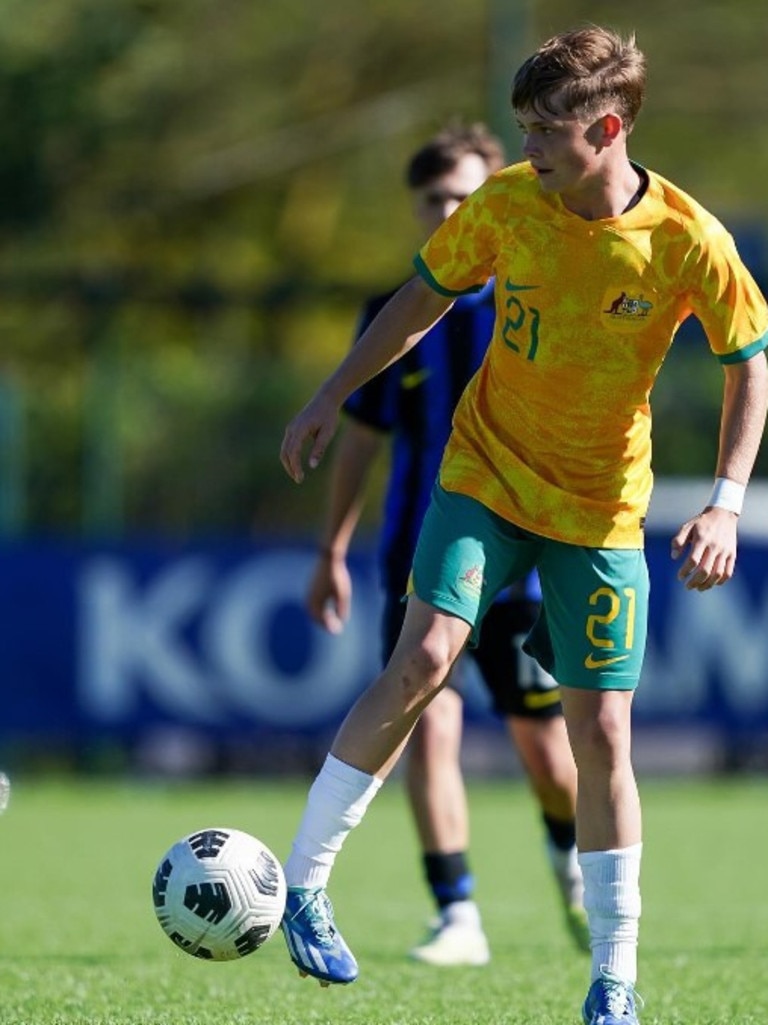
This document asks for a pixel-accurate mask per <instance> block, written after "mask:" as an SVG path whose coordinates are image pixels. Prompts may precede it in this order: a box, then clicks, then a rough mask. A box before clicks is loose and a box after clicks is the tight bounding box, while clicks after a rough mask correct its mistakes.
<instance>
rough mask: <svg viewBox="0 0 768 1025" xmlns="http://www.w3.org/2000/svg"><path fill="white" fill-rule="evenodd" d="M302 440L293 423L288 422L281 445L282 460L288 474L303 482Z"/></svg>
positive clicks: (298, 481) (296, 480)
mask: <svg viewBox="0 0 768 1025" xmlns="http://www.w3.org/2000/svg"><path fill="white" fill-rule="evenodd" d="M301 447H302V446H301V441H300V439H299V437H298V435H297V432H296V429H295V428H294V426H293V424H288V426H287V427H286V429H285V434H284V435H283V443H282V445H281V446H280V462H281V463H282V464H283V469H284V470H285V472H286V473H287V474H288V476H289V477H290V478H291V479H292V480H293V481H295V482H296V484H301V482H302V480H303V479H304V469H303V467H302V465H301Z"/></svg>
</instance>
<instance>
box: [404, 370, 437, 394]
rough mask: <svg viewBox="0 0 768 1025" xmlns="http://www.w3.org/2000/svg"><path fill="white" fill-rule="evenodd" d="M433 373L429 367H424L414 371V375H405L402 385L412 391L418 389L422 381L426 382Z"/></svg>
mask: <svg viewBox="0 0 768 1025" xmlns="http://www.w3.org/2000/svg"><path fill="white" fill-rule="evenodd" d="M431 373H432V371H431V370H430V369H429V367H423V368H422V369H421V370H414V371H413V373H412V374H403V376H402V377H401V378H400V384H401V385H402V386H403V388H405V389H407V390H409V391H410V389H411V388H418V386H419V385H420V384H421V382H422V381H426V379H427V378H428V377H429V375H430V374H431Z"/></svg>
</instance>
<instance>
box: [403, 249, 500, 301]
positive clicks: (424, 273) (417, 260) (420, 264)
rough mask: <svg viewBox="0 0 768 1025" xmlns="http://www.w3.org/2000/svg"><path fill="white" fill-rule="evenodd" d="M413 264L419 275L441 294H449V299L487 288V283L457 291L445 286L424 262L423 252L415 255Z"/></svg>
mask: <svg viewBox="0 0 768 1025" xmlns="http://www.w3.org/2000/svg"><path fill="white" fill-rule="evenodd" d="M413 266H414V267H415V268H416V271H417V273H418V274H419V277H421V278H423V279H424V280H425V281H426V283H427V284H428V285H429V287H430V288H432V289H434V291H435V292H437V293H439V294H440V295H445V296H447V297H448V298H449V299H453V298H455V297H456V296H457V295H472V293H473V292H482V290H483V289H484V288H485V285H473V286H472V288H462V289H458V290H456V291H454V290H453V289H450V288H443V286H442V285H441V284H440V282H439V281H437V280H436V278H435V277H434V276H433V274H432V271H431V270H430V269H429V267H427V265H426V263H424V260H423V259H422V257H421V253H417V254H416V255H415V256H414V258H413Z"/></svg>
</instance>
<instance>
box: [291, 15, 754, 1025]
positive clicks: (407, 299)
mask: <svg viewBox="0 0 768 1025" xmlns="http://www.w3.org/2000/svg"><path fill="white" fill-rule="evenodd" d="M644 85H645V61H644V57H643V55H642V54H641V52H640V51H639V50H638V48H637V47H636V45H635V42H634V39H633V38H630V39H626V40H625V39H622V38H621V37H619V36H618V35H616V34H615V33H613V32H610V31H608V30H605V29H602V28H599V27H596V26H591V27H587V28H581V29H576V30H574V31H570V32H566V33H563V34H561V35H558V36H555V37H554V38H552V39H551V40H549V41H548V42H547V43H545V44H544V45H543V46H542V47H541V48H540V49H539V50H538V51H537V52H536V53H534V54H533V55H532V56H531V57H530V58H528V60H526V61H525V63H524V64H523V65H522V67H521V68H520V69H519V71H518V72H517V74H516V76H515V80H514V86H513V92H512V105H513V108H514V110H515V113H516V116H517V119H518V122H519V124H520V126H521V128H522V131H523V136H524V156H525V158H526V162H525V163H523V164H518V165H514V166H512V167H510V168H507V169H505V170H502V171H500V172H498V173H497V174H495V175H493V176H491V178H490V179H489V180H488V182H487V183H485V184H484V185H482V186H481V187H480V188H479V189H478V190H477V191H476V192H475V193H473V195H472V196H470V197H469V198H468V199H467V200H466V201H465V202H464V203H462V204H461V206H460V207H459V208H458V210H456V212H455V213H454V214H453V215H452V216H451V217H450V218H449V219H448V220H447V221H446V222H445V223H444V224H443V225H442V226H441V227H440V228H438V230H437V231H436V232H435V233H434V235H433V236H432V237H431V238H430V240H429V241H428V242H427V243H426V245H425V246H424V247H423V248H422V250H421V252H420V254H419V256H418V257H417V261H416V264H417V270H418V272H419V273H418V275H417V276H416V277H415V278H414V279H412V280H411V281H410V282H409V283H407V284H406V285H404V286H403V288H402V289H401V290H400V291H399V292H398V293H397V294H396V295H395V297H394V298H393V299H392V300H391V301H390V302H389V303H388V304H387V306H386V307H385V308H384V309H383V310H382V312H381V313H380V314H379V316H378V317H377V318H376V320H375V321H374V323H373V324H372V325H371V326H370V328H369V329H368V331H367V332H366V334H365V336H364V337H363V338H362V339H361V340H360V341H359V342H358V344H357V345H356V346H354V348H353V349H352V351H351V352H350V353H349V355H348V356H347V358H346V359H345V360H344V361H343V362H342V363H341V365H340V366H339V367H338V369H337V370H336V371H335V372H334V373H333V374H332V375H331V376H330V377H329V379H328V380H327V381H326V382H325V383H324V384H323V385H322V386H321V388H320V390H319V391H318V392H317V394H316V395H315V396H314V398H313V399H312V400H311V401H310V403H309V404H308V406H306V407H305V408H304V410H302V411H301V412H300V413H299V415H298V416H297V417H296V418H295V419H294V420H293V421H292V422H291V423H290V424H289V425H288V428H287V430H286V435H285V438H284V441H283V448H282V454H281V456H282V460H283V465H284V466H285V469H286V470H287V472H288V473H289V474H290V475H291V477H292V478H293V479H294V480H296V481H301V479H302V476H303V467H302V450H303V448H304V445H305V443H306V442H307V441H311V449H310V453H309V465H310V466H315V465H317V462H318V460H319V458H320V457H321V455H322V453H323V451H324V449H325V448H326V446H327V444H328V441H329V438H330V437H331V435H332V433H333V430H334V428H335V425H336V422H337V418H338V409H339V406H340V405H341V403H342V402H343V401H344V399H345V398H346V397H347V396H348V395H349V394H350V393H351V392H352V391H354V389H356V388H357V387H359V386H360V385H361V383H362V382H363V381H365V380H366V379H368V378H370V377H371V376H373V375H374V374H376V373H377V372H378V371H379V370H380V369H381V368H383V367H384V366H386V365H387V364H388V363H389V362H391V361H392V360H394V359H396V358H398V357H399V356H401V355H403V354H404V353H405V352H407V351H408V349H409V348H411V347H412V346H413V345H415V344H416V343H417V342H418V341H419V339H420V338H421V337H422V335H423V333H424V332H425V331H426V330H427V329H428V328H429V327H431V325H432V324H433V323H434V322H435V321H436V320H438V319H439V318H440V317H441V316H442V315H443V314H444V313H445V311H446V310H447V309H448V307H449V306H450V305H451V303H452V302H453V300H454V297H455V296H456V295H459V294H462V293H464V292H470V291H472V290H474V289H477V288H479V287H482V285H483V284H484V282H485V281H486V280H488V278H490V277H491V275H495V281H496V284H495V290H496V308H497V316H496V324H495V329H494V337H493V339H492V341H491V345H490V347H489V350H488V354H487V356H486V358H485V360H484V362H483V366H482V368H481V370H480V372H479V373H478V374H477V375H476V376H475V377H474V378H473V381H472V384H471V385H470V386H469V388H468V389H467V391H466V392H465V393H464V396H463V397H462V400H461V402H460V403H459V406H458V408H457V411H456V415H455V418H454V427H453V432H452V435H451V440H450V441H449V443H448V447H447V449H446V452H445V456H444V458H443V462H442V465H441V469H440V478H439V481H438V483H437V484H436V487H435V490H434V492H433V498H432V503H431V505H430V509H429V511H428V512H427V515H426V518H425V520H424V526H423V528H422V531H421V534H420V538H419V544H418V546H417V550H416V554H415V556H414V565H413V572H412V593H411V595H410V598H409V600H408V605H407V610H406V616H405V622H404V624H403V630H402V632H401V634H400V638H399V640H398V643H397V646H396V648H395V651H394V652H393V655H392V658H391V659H390V661H389V663H388V665H387V668H386V669H385V670H384V672H383V674H382V675H381V676H380V677H379V678H378V679H377V680H376V681H375V682H374V683H373V684H372V685H371V687H370V688H369V689H368V690H367V691H366V692H365V693H364V694H363V695H362V696H361V698H360V699H359V700H358V702H357V703H356V704H355V706H354V707H353V708H352V710H351V711H350V713H349V715H348V716H347V718H346V720H345V722H344V723H343V725H342V727H341V729H340V731H339V733H338V734H337V737H336V739H335V741H334V743H333V747H332V750H331V753H330V754H329V756H328V759H327V761H326V764H325V765H324V767H323V769H322V770H321V772H320V774H319V775H318V777H317V779H316V780H315V783H314V784H313V787H312V789H311V790H310V794H309V798H308V803H307V808H306V810H305V814H304V817H303V819H302V822H301V824H300V827H299V831H298V834H297V836H296V839H295V841H294V846H293V849H292V852H291V855H290V857H289V858H288V862H287V865H286V871H287V876H288V884H289V886H290V887H291V890H290V893H289V898H288V905H287V909H286V915H285V918H284V920H283V931H284V935H285V937H286V940H287V942H288V946H289V950H290V952H291V956H292V958H293V960H294V961H295V963H296V964H298V966H299V968H300V970H301V971H303V972H308V973H309V974H312V975H315V976H317V977H319V978H321V979H324V980H329V981H331V982H349V981H351V980H352V979H353V978H354V977H355V976H356V974H357V966H356V964H355V961H354V958H353V956H352V954H351V953H350V951H349V949H348V947H347V945H346V944H345V943H344V940H343V939H342V937H341V935H340V934H339V932H338V931H337V930H336V927H335V925H334V923H333V916H332V911H331V908H330V903H329V902H328V899H327V897H326V894H325V886H326V883H327V881H328V877H329V875H330V870H331V866H332V864H333V860H334V858H335V855H336V853H337V852H338V850H339V849H340V847H341V845H342V843H343V841H344V838H345V837H346V835H347V834H348V832H349V830H350V829H351V828H352V827H353V826H354V825H355V824H356V823H357V822H359V820H360V818H361V817H362V815H363V813H364V811H365V809H366V807H367V805H368V803H369V802H370V800H371V799H372V797H373V796H374V794H375V793H376V791H377V790H378V788H379V787H380V786H381V782H382V780H383V779H384V778H385V777H386V776H387V774H388V773H389V771H390V770H391V768H392V766H393V765H394V764H395V762H396V760H397V758H398V756H399V754H400V752H401V750H402V747H403V745H404V744H405V742H406V740H407V738H408V735H409V733H410V731H411V730H412V729H413V726H414V724H415V722H416V720H417V719H418V717H419V714H420V712H421V710H422V709H423V708H424V707H425V706H426V705H427V704H428V703H429V701H430V699H431V698H432V696H433V695H434V693H435V692H436V691H437V690H438V689H439V688H440V686H442V684H443V682H444V680H445V677H446V675H447V673H448V671H449V669H450V667H451V665H452V664H453V662H454V660H455V659H456V657H457V656H458V654H459V652H460V651H461V650H462V648H463V646H464V645H465V644H466V643H467V642H468V641H469V642H470V643H471V641H472V640H473V639H474V637H475V634H476V631H477V626H478V624H479V622H480V620H481V619H482V615H483V613H484V611H485V609H486V608H487V607H488V604H489V602H490V601H492V599H493V597H494V595H495V594H496V593H497V591H498V590H499V589H500V588H501V587H503V586H505V585H506V584H507V583H508V582H509V581H510V580H516V579H519V578H520V577H521V576H522V575H523V574H524V573H525V572H527V571H528V570H529V569H530V568H531V567H532V566H534V565H535V566H536V567H537V568H538V571H539V576H540V578H541V586H542V593H543V605H542V613H541V616H540V617H539V619H538V621H537V623H536V625H535V626H534V628H533V630H532V631H531V633H530V635H529V638H528V644H529V646H530V650H531V651H533V652H534V654H535V655H536V657H537V658H538V659H539V661H540V662H541V663H542V664H543V665H545V666H546V667H548V668H550V669H551V670H552V672H553V675H554V676H555V678H556V679H557V681H558V683H559V684H560V689H561V698H562V702H563V709H564V712H565V718H566V723H567V725H568V733H569V737H570V741H571V746H572V748H573V753H574V757H575V759H576V765H577V767H578V803H577V815H576V820H577V843H578V848H579V860H580V863H581V867H582V872H583V874H584V887H585V906H586V908H587V913H588V916H589V926H590V933H591V943H592V978H591V984H590V987H589V991H588V993H587V997H586V1000H585V1002H584V1005H583V1008H582V1015H583V1019H584V1021H585V1022H586V1023H587V1025H635V1023H636V1022H637V1014H636V1001H635V994H634V983H635V976H636V968H637V965H636V961H637V936H638V921H639V917H640V890H639V870H640V855H641V821H640V818H641V817H640V801H639V797H638V792H637V786H636V782H635V778H634V773H633V769H632V763H631V758H630V708H631V704H632V695H633V691H634V688H635V687H636V685H637V681H638V677H639V674H640V668H641V662H642V657H643V650H644V646H645V636H646V619H647V603H648V577H647V569H646V564H645V559H644V555H643V551H642V543H643V540H642V529H643V519H644V516H645V512H646V509H647V506H648V501H649V496H650V491H651V485H652V477H651V442H650V434H651V431H650V408H649V403H648V396H649V393H650V390H651V388H652V386H653V381H654V378H655V376H656V373H657V371H658V369H659V367H660V365H661V362H662V360H663V358H664V354H665V352H666V351H667V349H668V347H669V345H670V344H671V341H672V339H673V337H674V334H675V332H676V330H677V328H678V327H679V325H680V323H681V322H682V321H683V320H684V319H685V318H686V317H687V316H688V315H689V314H691V313H693V314H695V315H696V316H697V317H698V318H699V320H700V321H701V322H702V324H703V327H704V329H705V331H706V334H707V337H708V340H709V344H710V348H711V349H712V351H713V353H714V354H715V356H716V357H717V358H718V359H719V360H720V363H721V365H722V368H723V372H724V395H723V408H722V420H721V428H720V439H719V450H718V458H717V469H716V480H715V485H714V488H713V492H712V496H711V498H710V500H709V502H708V504H707V506H706V507H705V508H704V509H703V510H702V511H701V512H699V513H696V514H695V515H694V516H693V517H692V518H691V519H690V520H688V521H687V522H686V523H685V524H683V526H682V527H681V528H680V530H679V531H678V532H677V534H676V535H675V537H674V538H673V540H672V555H673V557H674V558H677V559H679V560H680V569H679V571H678V577H679V579H680V580H681V581H682V582H683V583H684V585H685V586H686V588H688V589H689V590H695V591H706V590H708V589H709V588H711V587H714V586H715V585H718V584H724V583H726V582H727V581H728V580H729V579H730V577H731V576H732V574H733V571H734V566H735V561H736V549H737V539H736V533H737V524H738V515H739V512H740V509H741V503H742V499H743V495H744V490H745V487H746V485H747V482H748V480H749V477H750V474H751V472H752V467H753V465H754V460H755V456H756V454H757V450H758V447H759V444H760V439H761V436H762V432H763V429H764V425H765V415H766V403H767V401H768V400H767V394H768V369H767V368H766V360H765V352H764V350H765V347H766V344H767V343H768V334H767V333H766V332H767V329H768V308H767V307H766V303H765V300H764V298H763V297H762V295H761V294H760V292H759V291H758V289H757V287H756V285H755V283H754V282H753V280H752V278H751V277H750V276H749V274H748V273H747V271H746V269H745V268H744V266H743V264H742V263H741V261H740V259H739V257H738V254H737V253H736V250H735V247H734V244H733V241H732V239H731V237H730V236H729V235H728V233H727V232H726V231H725V229H724V228H723V227H722V225H721V224H720V223H719V222H718V221H717V220H716V219H715V218H714V217H713V216H712V215H711V214H709V213H707V211H706V210H704V209H703V208H702V207H701V206H699V205H698V204H697V203H696V202H695V201H694V200H692V199H691V198H690V197H689V196H687V195H686V194H685V193H684V192H682V191H681V190H680V189H679V188H677V187H676V186H674V185H672V184H671V183H669V182H668V181H666V180H665V179H663V178H662V177H660V176H659V175H657V174H655V173H654V172H652V171H649V170H646V169H645V168H643V167H641V166H640V165H638V164H636V163H632V162H631V161H630V160H629V157H628V154H627V136H628V134H629V132H630V131H631V129H632V125H633V122H634V120H635V117H636V115H637V114H638V112H639V110H640V107H641V104H642V99H643V93H644ZM622 295H623V298H622ZM617 299H620V301H619V302H618V303H617V302H616V300H617Z"/></svg>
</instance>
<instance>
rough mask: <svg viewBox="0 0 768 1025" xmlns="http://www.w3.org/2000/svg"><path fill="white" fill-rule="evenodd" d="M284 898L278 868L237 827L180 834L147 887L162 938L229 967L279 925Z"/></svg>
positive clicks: (269, 854)
mask: <svg viewBox="0 0 768 1025" xmlns="http://www.w3.org/2000/svg"><path fill="white" fill-rule="evenodd" d="M285 895H286V886H285V876H284V875H283V869H282V866H281V864H280V862H279V861H278V860H277V858H276V857H275V855H274V854H273V853H272V851H271V850H270V849H269V848H268V847H267V846H266V845H265V844H263V843H262V842H261V840H257V839H256V837H255V836H251V835H250V834H249V833H243V832H241V831H240V830H239V829H201V830H199V831H198V832H197V833H190V834H189V836H185V837H184V838H183V839H181V840H179V841H178V842H177V843H175V844H174V845H173V847H171V849H170V850H169V851H168V852H167V853H166V854H164V855H163V857H162V858H161V859H160V864H159V865H158V867H157V871H156V872H155V878H154V882H153V884H152V903H153V904H154V908H155V914H156V915H157V920H158V922H159V923H160V925H161V926H162V928H163V930H164V931H165V933H166V935H167V936H168V937H170V939H171V940H173V942H174V943H175V944H176V945H177V946H178V947H180V948H181V949H182V950H184V951H185V952H186V953H187V954H192V955H193V956H194V957H200V958H203V959H204V960H206V961H233V960H235V958H238V957H245V956H246V954H252V953H253V951H254V950H258V949H259V947H260V946H262V945H263V944H264V943H266V942H267V940H268V939H269V938H270V937H271V936H272V935H273V934H274V933H275V931H276V929H277V927H278V925H279V924H280V919H281V918H282V916H283V911H284V910H285Z"/></svg>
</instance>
